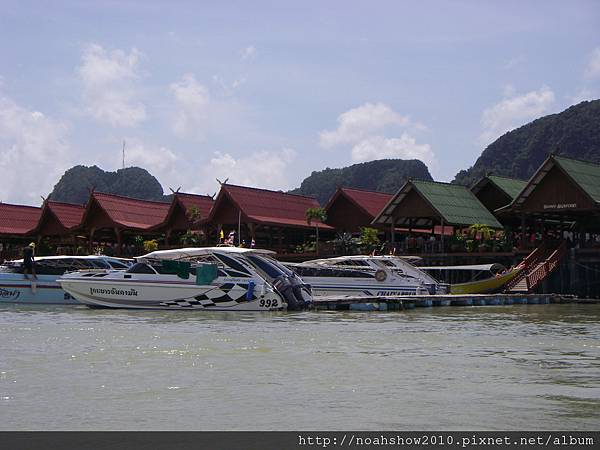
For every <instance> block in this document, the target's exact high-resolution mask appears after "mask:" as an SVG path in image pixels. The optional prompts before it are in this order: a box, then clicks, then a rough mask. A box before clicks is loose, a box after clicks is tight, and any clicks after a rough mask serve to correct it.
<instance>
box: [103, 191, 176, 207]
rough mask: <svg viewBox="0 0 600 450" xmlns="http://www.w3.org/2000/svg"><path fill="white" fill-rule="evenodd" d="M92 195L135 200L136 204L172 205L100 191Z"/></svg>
mask: <svg viewBox="0 0 600 450" xmlns="http://www.w3.org/2000/svg"><path fill="white" fill-rule="evenodd" d="M92 195H93V196H94V197H95V196H97V195H106V196H109V197H117V198H121V199H123V200H133V201H135V202H145V203H157V204H159V205H170V204H171V203H170V202H161V201H160V200H146V199H143V198H137V197H127V196H125V195H120V194H111V193H110V192H100V191H93V192H92Z"/></svg>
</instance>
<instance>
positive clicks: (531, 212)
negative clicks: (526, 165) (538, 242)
mask: <svg viewBox="0 0 600 450" xmlns="http://www.w3.org/2000/svg"><path fill="white" fill-rule="evenodd" d="M496 213H497V214H500V216H501V217H503V216H513V217H519V218H520V220H521V230H522V232H525V230H526V229H537V230H539V231H543V229H547V228H554V229H559V230H561V231H564V230H565V229H566V227H567V225H568V228H569V229H571V230H574V231H576V232H578V233H590V232H593V233H598V232H600V165H598V164H593V163H590V162H585V161H578V160H574V159H569V158H564V157H561V156H556V155H550V156H549V157H548V158H547V159H546V161H544V163H543V164H542V165H541V166H540V168H539V169H538V170H537V171H536V172H535V174H534V175H533V176H532V177H531V178H530V180H529V181H528V182H527V184H526V186H525V187H524V188H523V190H522V191H521V192H520V193H519V194H518V195H517V196H516V197H515V198H514V199H513V201H512V202H511V203H510V204H509V205H507V206H504V207H502V208H500V209H498V210H496Z"/></svg>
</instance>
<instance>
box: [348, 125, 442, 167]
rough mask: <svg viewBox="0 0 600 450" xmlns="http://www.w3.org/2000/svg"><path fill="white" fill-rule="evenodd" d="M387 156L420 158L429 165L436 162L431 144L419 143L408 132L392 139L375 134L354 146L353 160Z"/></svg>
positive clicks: (358, 160)
mask: <svg viewBox="0 0 600 450" xmlns="http://www.w3.org/2000/svg"><path fill="white" fill-rule="evenodd" d="M385 158H402V159H420V160H421V161H423V162H424V163H425V164H427V166H429V167H431V166H434V165H435V164H436V161H435V155H434V154H433V152H432V151H431V146H430V145H429V144H417V141H416V139H415V138H414V137H412V136H410V135H408V134H407V133H402V135H401V136H400V137H399V138H390V139H388V138H385V137H382V136H373V137H370V138H368V139H364V140H362V141H360V142H359V143H357V144H356V145H354V147H352V161H353V162H363V161H371V160H374V159H385Z"/></svg>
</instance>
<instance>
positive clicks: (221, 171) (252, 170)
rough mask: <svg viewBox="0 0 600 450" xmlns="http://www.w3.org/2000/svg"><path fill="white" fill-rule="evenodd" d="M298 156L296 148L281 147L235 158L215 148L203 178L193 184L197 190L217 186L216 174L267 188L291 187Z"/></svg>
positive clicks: (230, 180) (205, 190)
mask: <svg viewBox="0 0 600 450" xmlns="http://www.w3.org/2000/svg"><path fill="white" fill-rule="evenodd" d="M295 158H296V151H294V150H292V149H289V148H286V149H283V150H281V151H266V150H263V151H257V152H254V153H252V154H250V155H247V156H242V157H239V158H236V157H234V156H232V155H231V154H229V153H221V152H215V153H214V156H213V157H212V158H211V159H210V161H209V162H208V164H206V165H205V166H204V169H203V174H202V175H203V176H201V177H196V178H195V179H201V180H203V183H202V184H197V185H196V186H194V188H193V191H194V192H209V191H214V190H215V189H218V186H217V182H216V180H215V179H216V178H218V179H219V180H221V181H224V180H225V179H226V178H229V183H232V184H240V185H246V186H254V187H260V188H265V189H288V188H291V187H292V186H290V180H289V170H291V168H292V167H291V164H292V162H293V161H294V160H295Z"/></svg>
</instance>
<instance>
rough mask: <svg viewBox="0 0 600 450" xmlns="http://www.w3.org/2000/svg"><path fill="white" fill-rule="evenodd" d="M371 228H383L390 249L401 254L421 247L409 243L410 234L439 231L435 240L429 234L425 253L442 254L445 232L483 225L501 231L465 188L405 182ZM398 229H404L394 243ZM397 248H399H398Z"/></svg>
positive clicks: (497, 223)
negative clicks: (399, 238)
mask: <svg viewBox="0 0 600 450" xmlns="http://www.w3.org/2000/svg"><path fill="white" fill-rule="evenodd" d="M372 224H373V225H374V226H382V227H387V228H388V230H389V231H390V241H391V245H392V247H394V248H396V249H398V250H399V251H403V252H420V251H422V250H423V248H422V247H425V245H426V244H427V243H423V246H421V245H419V241H416V242H415V241H413V240H412V239H411V238H412V235H413V233H414V230H417V229H419V230H422V229H430V230H435V227H436V226H439V227H441V230H442V232H441V233H440V236H439V240H438V239H436V238H435V236H434V235H433V233H432V239H430V243H429V244H427V251H429V252H439V253H443V252H445V251H446V250H447V248H446V245H445V244H447V242H445V236H444V235H445V234H446V228H447V227H448V226H450V227H453V229H463V228H468V227H470V226H471V225H475V224H478V225H486V226H488V227H490V228H492V229H497V230H499V229H502V228H503V227H502V225H501V224H500V222H499V221H498V220H497V219H496V218H495V217H494V215H493V214H492V213H491V212H490V211H489V210H488V209H487V208H486V207H485V206H484V205H483V204H482V203H481V201H479V199H478V198H477V197H476V196H475V195H474V194H473V193H472V192H471V191H470V190H469V189H468V188H466V187H465V186H461V185H458V184H450V183H441V182H436V181H422V180H412V179H409V180H408V181H407V182H406V183H405V184H404V185H403V186H402V187H401V188H400V189H399V190H398V192H397V193H396V194H395V195H394V196H393V197H392V198H391V199H390V200H389V201H388V203H387V204H386V205H385V206H384V207H383V208H382V210H381V211H380V212H379V214H378V215H377V216H376V217H375V219H374V220H373V222H372ZM399 228H403V229H406V233H404V232H403V233H402V234H401V237H402V239H401V241H400V242H398V240H397V236H396V235H397V232H398V229H399ZM398 244H400V246H399V245H398Z"/></svg>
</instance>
